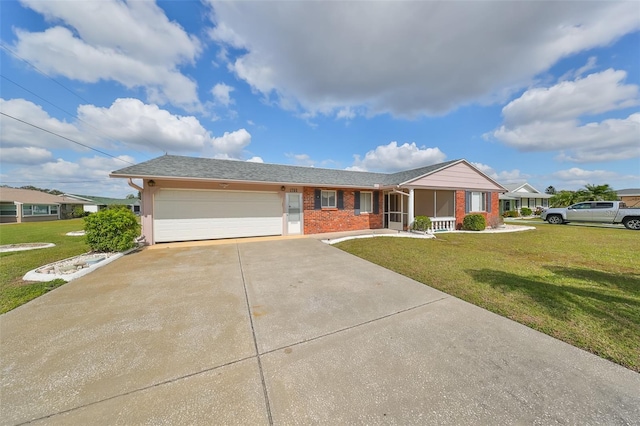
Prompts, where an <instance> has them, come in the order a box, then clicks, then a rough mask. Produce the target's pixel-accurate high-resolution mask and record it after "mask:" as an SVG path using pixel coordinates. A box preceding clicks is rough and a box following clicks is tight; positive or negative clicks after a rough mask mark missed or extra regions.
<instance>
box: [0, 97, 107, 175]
mask: <svg viewBox="0 0 640 426" xmlns="http://www.w3.org/2000/svg"><path fill="white" fill-rule="evenodd" d="M0 110H1V111H2V112H4V113H5V114H7V115H10V116H12V117H15V118H17V119H19V120H22V121H24V122H27V123H30V124H33V125H34V126H37V127H40V128H42V129H45V130H48V131H49V132H53V133H56V134H58V135H60V136H63V137H65V138H69V139H72V140H75V141H77V142H81V143H87V142H89V140H88V135H86V134H84V133H83V132H81V131H80V130H79V129H78V128H77V126H76V125H75V124H73V123H67V122H66V121H62V120H58V119H57V118H54V117H51V116H49V114H48V113H47V112H46V111H45V110H44V109H42V107H41V106H40V105H36V104H34V103H33V102H30V101H27V100H24V99H6V100H5V99H2V98H0ZM0 127H1V128H2V146H3V147H4V148H9V147H19V148H28V147H31V148H46V149H75V150H84V149H85V148H82V147H80V146H79V145H77V144H74V143H72V142H70V141H68V140H65V139H63V138H61V137H59V136H55V135H53V134H51V133H47V132H44V131H42V130H39V129H37V128H36V127H33V126H30V125H27V124H25V123H22V122H20V121H17V120H15V119H13V118H10V117H6V116H4V115H2V116H0ZM91 141H92V142H95V140H91ZM6 161H7V160H6V159H5V158H3V162H6Z"/></svg>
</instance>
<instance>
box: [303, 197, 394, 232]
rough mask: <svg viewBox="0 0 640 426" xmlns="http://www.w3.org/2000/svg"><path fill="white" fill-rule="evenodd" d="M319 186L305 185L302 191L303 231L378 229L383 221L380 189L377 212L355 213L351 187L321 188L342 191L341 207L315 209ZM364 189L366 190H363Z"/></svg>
mask: <svg viewBox="0 0 640 426" xmlns="http://www.w3.org/2000/svg"><path fill="white" fill-rule="evenodd" d="M316 189H320V188H311V187H305V188H304V190H303V192H302V202H303V209H304V233H305V234H306V235H309V234H322V233H325V232H340V231H359V230H363V229H380V228H382V223H383V220H382V218H383V213H382V201H383V200H382V199H383V195H382V191H378V194H379V195H378V210H377V211H378V214H374V213H362V214H360V215H356V214H355V210H354V193H355V192H356V190H353V189H342V190H341V189H338V188H321V189H323V190H334V191H343V201H344V208H343V209H337V208H332V209H326V208H325V209H318V210H316V209H315V190H316ZM364 191H366V190H364Z"/></svg>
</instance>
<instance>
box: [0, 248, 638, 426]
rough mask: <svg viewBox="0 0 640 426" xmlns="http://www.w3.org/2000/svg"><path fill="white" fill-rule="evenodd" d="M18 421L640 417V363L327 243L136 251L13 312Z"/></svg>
mask: <svg viewBox="0 0 640 426" xmlns="http://www.w3.org/2000/svg"><path fill="white" fill-rule="evenodd" d="M0 332H1V335H0V339H1V340H0V351H1V352H0V355H1V359H0V367H1V370H0V371H1V374H2V376H1V379H0V380H1V381H0V384H1V388H0V390H1V392H2V393H1V394H0V422H1V423H2V424H21V423H27V422H33V424H122V425H133V424H241V425H248V424H251V425H258V424H276V425H286V424H402V425H406V424H534V423H535V424H600V423H602V424H639V423H640V375H639V374H637V373H634V372H632V371H630V370H627V369H625V368H622V367H620V366H617V365H615V364H612V363H610V362H608V361H605V360H603V359H600V358H598V357H596V356H593V355H591V354H588V353H586V352H584V351H581V350H578V349H576V348H574V347H572V346H569V345H567V344H565V343H562V342H560V341H557V340H555V339H552V338H550V337H548V336H545V335H543V334H540V333H538V332H536V331H533V330H531V329H528V328H526V327H524V326H521V325H519V324H517V323H514V322H512V321H510V320H507V319H504V318H502V317H499V316H497V315H494V314H492V313H489V312H487V311H485V310H483V309H480V308H477V307H475V306H472V305H470V304H467V303H465V302H462V301H460V300H459V299H456V298H454V297H451V296H448V295H446V294H444V293H441V292H439V291H436V290H434V289H431V288H429V287H427V286H424V285H422V284H419V283H417V282H415V281H412V280H410V279H408V278H405V277H402V276H400V275H398V274H395V273H393V272H390V271H388V270H386V269H383V268H380V267H378V266H375V265H373V264H370V263H368V262H365V261H363V260H360V259H358V258H355V257H353V256H351V255H349V254H347V253H344V252H342V251H340V250H339V249H337V248H334V247H330V246H327V245H324V244H323V243H321V242H319V241H317V240H313V239H295V240H279V241H268V242H252V243H241V244H227V245H213V246H206V247H193V248H167V249H160V250H143V251H141V252H138V253H132V254H130V255H127V256H125V257H123V258H122V259H120V260H118V261H117V262H114V263H112V264H110V265H107V266H105V267H103V268H101V269H99V270H97V271H95V272H94V273H92V274H90V275H88V276H85V277H83V278H80V279H78V280H76V281H73V282H71V283H69V284H67V285H65V286H63V287H61V288H59V289H56V290H55V291H53V292H51V293H49V294H47V295H45V296H43V297H41V298H39V299H37V300H34V301H32V302H30V303H28V304H27V305H24V306H22V307H20V308H18V309H16V310H14V311H11V312H9V313H7V314H5V315H3V316H1V317H0Z"/></svg>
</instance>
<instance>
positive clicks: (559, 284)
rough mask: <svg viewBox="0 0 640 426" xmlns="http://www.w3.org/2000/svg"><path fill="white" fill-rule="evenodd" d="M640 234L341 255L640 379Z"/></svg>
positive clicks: (526, 238) (479, 237) (496, 238)
mask: <svg viewBox="0 0 640 426" xmlns="http://www.w3.org/2000/svg"><path fill="white" fill-rule="evenodd" d="M639 243H640V232H635V231H630V230H626V229H605V228H587V227H572V226H548V225H540V226H538V227H537V229H536V230H535V231H525V232H515V233H502V234H446V233H443V234H437V238H436V239H431V240H425V239H410V238H369V239H356V240H350V241H345V242H342V243H340V244H336V246H337V247H339V248H340V249H342V250H345V251H347V252H349V253H352V254H354V255H356V256H359V257H362V258H364V259H367V260H369V261H371V262H373V263H376V264H378V265H381V266H383V267H385V268H388V269H391V270H393V271H395V272H398V273H400V274H402V275H406V276H408V277H410V278H413V279H415V280H416V281H419V282H422V283H424V284H427V285H429V286H431V287H433V288H437V289H439V290H441V291H444V292H445V293H448V294H450V295H453V296H456V297H458V298H460V299H463V300H466V301H468V302H470V303H473V304H475V305H478V306H481V307H483V308H485V309H488V310H490V311H492V312H495V313H497V314H499V315H502V316H505V317H507V318H511V319H512V320H514V321H517V322H519V323H522V324H525V325H527V326H529V327H531V328H534V329H536V330H539V331H541V332H543V333H546V334H548V335H550V336H553V337H555V338H558V339H560V340H563V341H565V342H567V343H570V344H572V345H574V346H577V347H579V348H582V349H585V350H587V351H589V352H592V353H594V354H597V355H599V356H601V357H603V358H606V359H609V360H611V361H613V362H616V363H618V364H621V365H623V366H625V367H627V368H629V369H631V370H634V371H638V372H640V250H638V247H639Z"/></svg>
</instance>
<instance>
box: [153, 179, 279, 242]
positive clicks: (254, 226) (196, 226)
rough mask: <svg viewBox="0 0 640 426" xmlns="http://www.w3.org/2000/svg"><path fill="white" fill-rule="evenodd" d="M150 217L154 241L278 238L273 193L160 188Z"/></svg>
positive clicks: (277, 213)
mask: <svg viewBox="0 0 640 426" xmlns="http://www.w3.org/2000/svg"><path fill="white" fill-rule="evenodd" d="M153 215H154V239H155V241H156V242H169V241H190V240H208V239H217V238H236V237H250V236H267V235H282V226H283V225H282V215H283V210H282V200H281V198H280V196H279V194H278V193H275V192H240V191H235V192H234V191H192V190H172V189H161V190H159V191H158V193H156V195H155V197H154V214H153Z"/></svg>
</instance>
